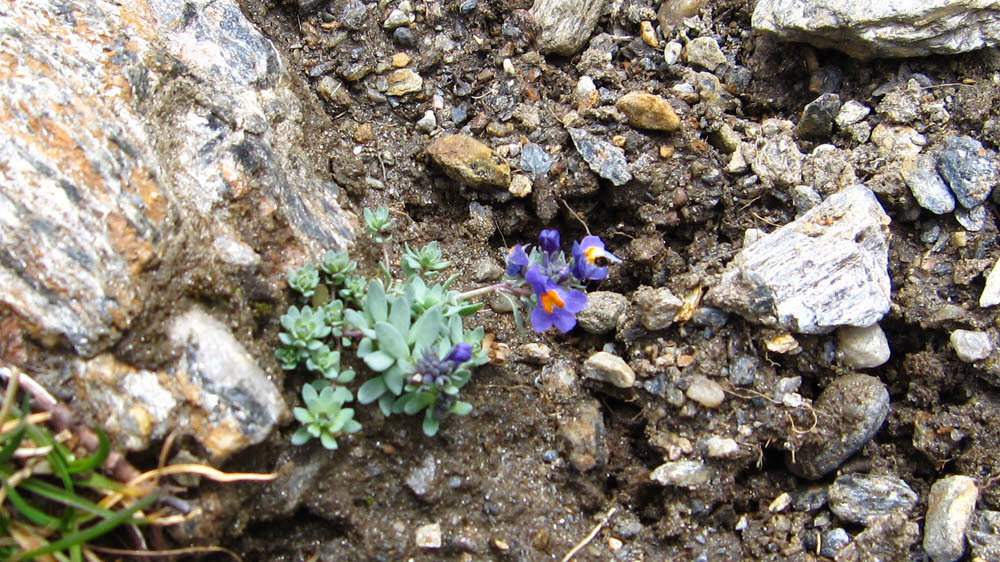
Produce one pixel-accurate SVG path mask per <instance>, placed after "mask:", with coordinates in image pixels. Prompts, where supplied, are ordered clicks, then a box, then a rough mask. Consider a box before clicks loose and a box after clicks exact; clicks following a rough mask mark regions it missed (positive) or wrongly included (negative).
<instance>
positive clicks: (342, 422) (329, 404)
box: [292, 381, 361, 451]
mask: <svg viewBox="0 0 1000 562" xmlns="http://www.w3.org/2000/svg"><path fill="white" fill-rule="evenodd" d="M323 382H325V381H323ZM353 398H354V397H353V396H352V395H351V391H350V390H347V389H346V388H344V387H342V386H335V385H328V386H323V387H322V390H317V389H316V386H315V383H313V384H307V385H305V386H303V387H302V401H303V402H304V403H305V407H304V408H303V407H301V406H297V407H296V408H295V410H294V413H295V419H297V420H298V421H299V423H301V424H302V427H300V428H299V429H298V430H296V431H295V433H294V434H292V444H294V445H302V444H304V443H306V442H307V441H309V440H310V439H313V438H319V440H320V442H321V443H322V444H323V446H324V447H326V448H327V449H330V450H331V451H332V450H334V449H336V448H337V447H338V444H337V438H338V437H340V436H341V435H344V434H347V433H357V432H358V431H361V424H360V423H358V422H357V421H356V420H355V419H354V409H353V408H344V407H343V406H344V403H345V402H350V401H351V400H353Z"/></svg>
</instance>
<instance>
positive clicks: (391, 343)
mask: <svg viewBox="0 0 1000 562" xmlns="http://www.w3.org/2000/svg"><path fill="white" fill-rule="evenodd" d="M375 335H376V336H377V337H378V346H379V349H380V350H381V351H384V352H386V353H388V354H389V355H391V356H393V357H395V358H396V359H404V360H405V359H409V358H410V346H408V345H406V340H405V339H403V335H402V334H400V333H399V330H397V329H396V327H395V326H393V325H392V324H389V323H388V322H376V323H375Z"/></svg>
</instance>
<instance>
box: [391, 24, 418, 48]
mask: <svg viewBox="0 0 1000 562" xmlns="http://www.w3.org/2000/svg"><path fill="white" fill-rule="evenodd" d="M392 40H393V41H395V42H396V44H397V45H399V46H400V47H403V48H405V49H412V48H414V47H416V46H417V36H416V35H414V34H413V30H412V29H410V28H409V27H397V28H396V29H395V31H393V32H392Z"/></svg>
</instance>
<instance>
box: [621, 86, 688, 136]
mask: <svg viewBox="0 0 1000 562" xmlns="http://www.w3.org/2000/svg"><path fill="white" fill-rule="evenodd" d="M615 107H617V108H618V110H619V111H621V112H622V113H624V114H625V115H627V116H628V121H629V124H631V125H632V126H633V127H638V128H640V129H653V130H657V131H676V130H677V129H679V128H680V127H681V119H680V117H678V116H677V112H675V111H674V108H673V107H672V106H671V105H670V102H668V101H667V100H666V99H664V98H662V97H660V96H658V95H655V94H651V93H649V92H629V93H627V94H625V95H624V96H622V97H620V98H618V102H617V103H616V104H615Z"/></svg>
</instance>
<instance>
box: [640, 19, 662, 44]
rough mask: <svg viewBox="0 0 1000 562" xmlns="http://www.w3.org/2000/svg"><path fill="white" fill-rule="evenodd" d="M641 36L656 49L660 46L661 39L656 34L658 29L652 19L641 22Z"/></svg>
mask: <svg viewBox="0 0 1000 562" xmlns="http://www.w3.org/2000/svg"><path fill="white" fill-rule="evenodd" d="M639 37H640V38H641V39H642V40H643V41H644V42H645V43H646V44H647V45H649V46H650V47H652V48H654V49H655V48H657V47H659V46H660V39H659V38H658V37H657V36H656V30H655V29H653V23H652V22H650V21H641V22H639Z"/></svg>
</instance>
